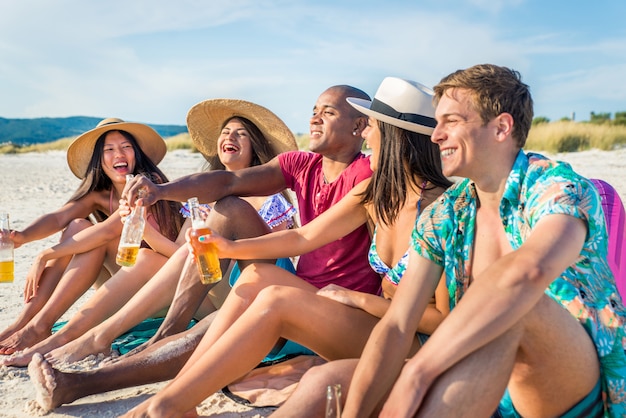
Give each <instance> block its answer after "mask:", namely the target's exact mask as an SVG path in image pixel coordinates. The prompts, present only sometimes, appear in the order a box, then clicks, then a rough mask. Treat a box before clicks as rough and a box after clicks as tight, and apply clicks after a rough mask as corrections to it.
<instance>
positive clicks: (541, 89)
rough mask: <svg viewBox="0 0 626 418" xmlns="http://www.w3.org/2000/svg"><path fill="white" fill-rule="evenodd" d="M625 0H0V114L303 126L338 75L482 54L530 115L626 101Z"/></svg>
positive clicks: (342, 78)
mask: <svg viewBox="0 0 626 418" xmlns="http://www.w3.org/2000/svg"><path fill="white" fill-rule="evenodd" d="M625 17H626V1H624V0H606V1H602V0H601V1H598V2H590V1H580V0H567V1H564V0H549V1H539V0H509V1H506V0H423V1H420V0H412V1H399V0H385V1H380V0H379V1H369V0H362V1H352V0H347V1H341V0H334V1H327V0H318V1H300V0H274V1H269V0H212V1H211V0H176V1H172V0H137V1H134V0H124V1H120V0H107V1H82V0H55V1H47V0H4V1H3V6H2V12H1V13H0V94H1V99H0V117H5V118H31V117H65V116H79V115H80V116H95V117H103V118H104V117H120V118H122V119H125V120H129V121H138V122H144V123H153V124H181V125H182V124H184V123H185V117H186V114H187V111H188V110H189V108H190V107H191V106H193V105H194V104H195V103H197V102H200V101H202V100H205V99H208V98H217V97H226V98H240V99H245V100H250V101H253V102H256V103H259V104H261V105H264V106H266V107H268V108H269V109H270V110H272V111H274V112H275V113H276V114H277V115H278V116H280V117H281V118H283V120H284V121H285V122H286V123H287V125H288V126H289V127H290V128H291V129H292V130H293V131H295V132H308V118H309V116H310V114H311V109H312V107H313V104H314V103H315V100H316V99H317V96H318V95H319V94H320V93H321V92H322V91H323V90H325V89H326V88H327V87H329V86H331V85H335V84H351V85H354V86H357V87H359V88H361V89H363V90H365V91H366V92H368V93H369V94H370V95H373V94H374V93H375V91H376V88H377V87H378V85H379V84H380V82H381V80H382V79H383V78H384V77H386V76H397V77H403V78H408V79H412V80H416V81H419V82H421V83H423V84H426V85H431V86H432V85H434V84H436V83H437V82H438V81H439V80H440V79H441V77H443V76H445V75H446V74H448V73H450V72H452V71H454V70H456V69H459V68H466V67H469V66H471V65H474V64H478V63H484V62H490V63H494V64H499V65H505V66H509V67H512V68H514V69H516V70H518V71H520V72H521V73H522V76H523V79H524V81H525V82H526V83H528V84H529V85H530V87H531V91H532V93H533V96H534V99H535V115H536V116H546V117H548V118H550V119H551V120H557V119H560V118H561V117H564V116H568V117H569V116H571V115H572V112H575V116H576V120H587V119H589V114H590V112H592V111H594V112H596V113H600V112H610V113H614V112H615V111H626V82H625V81H624V79H625V78H626V25H625V24H624V18H625Z"/></svg>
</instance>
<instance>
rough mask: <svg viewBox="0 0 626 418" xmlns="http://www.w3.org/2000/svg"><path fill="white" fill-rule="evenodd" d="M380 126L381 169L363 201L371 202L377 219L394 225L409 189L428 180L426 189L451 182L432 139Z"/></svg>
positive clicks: (379, 124) (364, 195) (374, 176)
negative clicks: (442, 166)
mask: <svg viewBox="0 0 626 418" xmlns="http://www.w3.org/2000/svg"><path fill="white" fill-rule="evenodd" d="M378 127H379V129H380V155H379V158H378V168H377V169H376V170H375V171H374V174H372V179H371V181H370V183H369V185H368V186H367V189H366V190H365V191H364V192H363V194H362V195H361V202H362V203H372V204H373V205H374V213H375V215H376V219H378V220H379V221H380V222H382V223H384V224H385V225H392V224H393V223H394V220H395V219H396V218H397V216H398V213H399V212H400V209H401V208H402V207H403V206H404V204H405V202H406V200H407V197H408V194H409V191H408V188H409V187H415V185H417V187H421V183H422V182H424V181H427V182H428V186H427V187H426V189H432V188H435V187H443V188H448V187H450V185H452V182H451V181H450V180H448V179H447V178H446V177H445V176H444V175H443V173H442V171H441V157H440V155H439V146H438V145H436V144H434V143H433V142H431V140H430V136H428V135H423V134H419V133H416V132H412V131H408V130H406V129H402V128H398V127H397V126H394V125H391V124H388V123H385V122H381V121H378Z"/></svg>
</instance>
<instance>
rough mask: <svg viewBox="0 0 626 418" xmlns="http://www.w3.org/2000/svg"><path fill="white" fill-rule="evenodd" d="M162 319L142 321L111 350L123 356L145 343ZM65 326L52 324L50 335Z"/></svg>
mask: <svg viewBox="0 0 626 418" xmlns="http://www.w3.org/2000/svg"><path fill="white" fill-rule="evenodd" d="M164 319H165V318H148V319H146V320H144V321H142V322H141V323H139V324H138V325H136V326H134V327H132V328H131V329H129V330H128V331H127V332H125V333H124V334H122V335H120V336H119V337H117V338H116V339H115V341H113V344H111V350H112V351H116V352H117V353H119V354H120V355H123V354H126V353H128V352H129V351H130V350H132V349H133V348H136V347H138V346H140V345H141V344H143V343H145V342H147V341H148V340H149V339H150V338H152V337H153V336H154V334H156V332H157V330H158V329H159V327H160V326H161V324H162V323H163V320H164ZM197 322H198V321H196V320H195V319H192V320H191V321H190V322H189V325H188V326H187V329H189V328H191V327H192V326H194V325H195V324H196V323H197ZM65 324H67V321H61V322H57V323H56V324H54V326H53V327H52V333H55V332H57V331H58V330H60V329H61V328H62V327H63V326H64V325H65Z"/></svg>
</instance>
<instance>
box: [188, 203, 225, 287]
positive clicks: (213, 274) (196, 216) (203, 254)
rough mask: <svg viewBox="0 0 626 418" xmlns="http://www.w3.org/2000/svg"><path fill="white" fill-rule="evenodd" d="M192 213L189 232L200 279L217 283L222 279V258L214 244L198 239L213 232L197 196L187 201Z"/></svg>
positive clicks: (204, 282)
mask: <svg viewBox="0 0 626 418" xmlns="http://www.w3.org/2000/svg"><path fill="white" fill-rule="evenodd" d="M187 204H188V205H189V213H190V214H191V231H190V233H189V236H190V240H191V246H192V247H193V252H194V254H195V256H196V265H197V266H198V273H200V281H201V282H202V283H203V284H211V283H217V282H219V281H220V280H222V270H221V269H220V259H219V258H218V256H217V250H216V248H215V245H214V244H208V243H204V242H200V241H198V238H199V237H200V236H202V235H209V234H211V229H209V227H208V226H207V224H206V212H203V210H202V208H201V207H200V204H199V203H198V198H197V197H192V198H190V199H189V200H188V201H187Z"/></svg>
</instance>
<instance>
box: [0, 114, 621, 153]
mask: <svg viewBox="0 0 626 418" xmlns="http://www.w3.org/2000/svg"><path fill="white" fill-rule="evenodd" d="M72 140H73V138H64V139H59V140H57V141H54V142H48V143H45V144H36V145H28V146H17V145H13V144H3V145H0V154H18V153H25V152H45V151H51V150H66V149H67V147H68V146H69V144H70V143H71V142H72ZM165 141H166V142H167V149H168V150H170V151H173V150H177V149H188V150H190V151H192V152H197V150H196V149H195V147H194V146H193V144H192V142H191V139H190V138H189V134H187V133H184V134H180V135H176V136H173V137H170V138H166V140H165ZM296 142H297V143H298V147H299V148H300V149H307V148H308V142H309V135H308V134H298V135H296ZM625 146H626V126H625V125H609V124H592V123H584V122H567V121H560V122H550V123H539V124H535V125H533V127H532V128H531V130H530V134H529V135H528V141H527V143H526V146H525V148H526V149H532V150H533V151H544V152H548V153H558V152H576V151H584V150H589V149H600V150H604V151H610V150H614V149H619V148H623V147H625Z"/></svg>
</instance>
